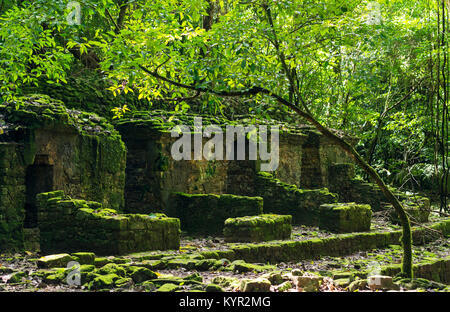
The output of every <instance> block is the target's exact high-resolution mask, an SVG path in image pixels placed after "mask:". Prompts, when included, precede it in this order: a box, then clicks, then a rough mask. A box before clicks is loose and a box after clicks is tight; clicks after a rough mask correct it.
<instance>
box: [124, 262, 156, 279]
mask: <svg viewBox="0 0 450 312" xmlns="http://www.w3.org/2000/svg"><path fill="white" fill-rule="evenodd" d="M127 275H128V276H129V277H131V278H132V279H133V281H134V282H135V283H142V282H145V281H148V280H152V279H155V278H157V277H158V276H157V274H156V273H155V272H153V271H151V270H149V269H147V268H144V267H138V266H127Z"/></svg>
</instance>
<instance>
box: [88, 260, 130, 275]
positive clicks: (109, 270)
mask: <svg viewBox="0 0 450 312" xmlns="http://www.w3.org/2000/svg"><path fill="white" fill-rule="evenodd" d="M95 273H97V274H102V275H103V274H116V275H118V276H121V277H125V275H126V271H125V269H124V268H123V267H121V266H119V265H118V264H115V263H108V264H106V265H104V266H102V267H101V268H99V269H97V270H96V271H95Z"/></svg>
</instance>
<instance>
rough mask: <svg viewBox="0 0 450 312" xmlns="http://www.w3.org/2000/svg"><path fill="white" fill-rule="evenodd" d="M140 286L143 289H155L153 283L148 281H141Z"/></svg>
mask: <svg viewBox="0 0 450 312" xmlns="http://www.w3.org/2000/svg"><path fill="white" fill-rule="evenodd" d="M141 286H142V287H143V288H144V289H145V291H155V290H156V286H155V284H153V283H152V282H150V281H145V282H143V283H142V285H141Z"/></svg>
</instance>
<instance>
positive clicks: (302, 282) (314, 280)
mask: <svg viewBox="0 0 450 312" xmlns="http://www.w3.org/2000/svg"><path fill="white" fill-rule="evenodd" d="M295 281H296V286H297V288H300V289H302V290H303V291H306V292H318V291H319V288H320V285H322V282H323V277H321V276H305V275H304V276H297V277H296V279H295Z"/></svg>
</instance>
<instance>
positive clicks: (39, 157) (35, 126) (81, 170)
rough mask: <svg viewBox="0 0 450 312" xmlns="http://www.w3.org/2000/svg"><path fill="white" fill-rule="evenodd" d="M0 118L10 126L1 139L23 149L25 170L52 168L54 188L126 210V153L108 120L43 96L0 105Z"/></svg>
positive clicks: (7, 126)
mask: <svg viewBox="0 0 450 312" xmlns="http://www.w3.org/2000/svg"><path fill="white" fill-rule="evenodd" d="M0 119H2V120H4V122H5V123H6V127H4V129H3V131H2V132H3V136H5V137H6V138H7V139H9V140H12V141H14V142H17V143H19V144H22V145H23V152H22V153H21V158H22V159H23V164H22V166H25V167H27V166H31V165H35V164H45V165H48V166H52V167H53V168H52V171H53V177H52V180H53V181H52V184H53V189H62V190H64V191H65V192H66V193H67V194H68V195H70V196H76V197H79V198H83V199H86V200H96V201H99V202H101V203H103V204H105V205H108V206H110V207H112V208H114V209H121V208H122V207H123V206H124V199H123V188H124V186H125V165H126V148H125V145H124V143H123V142H122V140H121V138H120V135H119V134H118V133H117V131H116V130H115V129H114V128H113V127H112V125H110V124H109V123H108V122H107V121H106V120H105V119H103V118H100V117H98V116H97V115H95V114H88V113H83V112H80V111H71V110H68V109H66V108H65V106H64V105H63V103H62V102H59V101H56V100H53V99H51V98H49V97H48V96H43V95H32V96H28V97H23V98H21V99H19V102H18V103H8V104H5V105H2V106H0Z"/></svg>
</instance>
